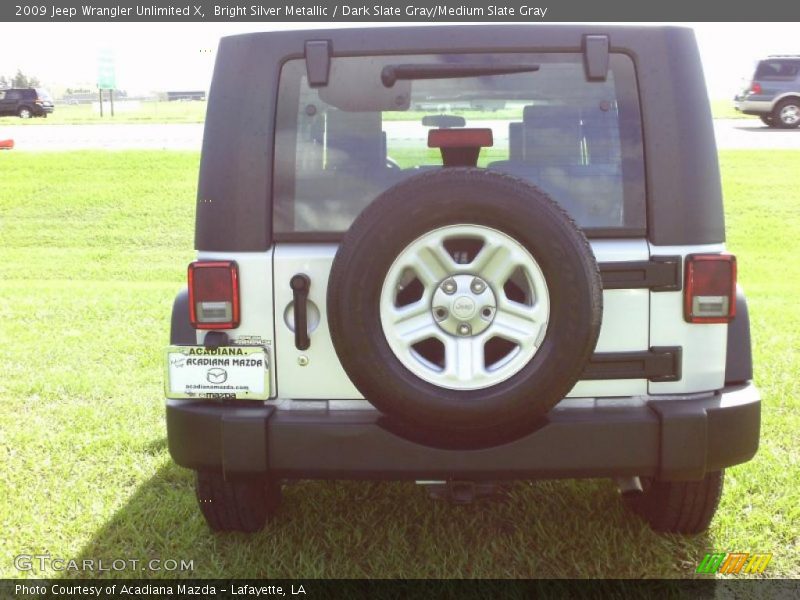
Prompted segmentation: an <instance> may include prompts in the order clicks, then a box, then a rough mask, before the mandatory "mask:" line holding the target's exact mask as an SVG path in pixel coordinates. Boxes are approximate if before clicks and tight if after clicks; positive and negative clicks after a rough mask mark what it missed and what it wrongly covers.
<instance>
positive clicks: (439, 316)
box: [433, 306, 447, 321]
mask: <svg viewBox="0 0 800 600" xmlns="http://www.w3.org/2000/svg"><path fill="white" fill-rule="evenodd" d="M433 316H434V318H435V319H436V320H437V321H444V320H445V319H446V318H447V309H446V308H442V307H441V306H437V307H436V308H434V309H433Z"/></svg>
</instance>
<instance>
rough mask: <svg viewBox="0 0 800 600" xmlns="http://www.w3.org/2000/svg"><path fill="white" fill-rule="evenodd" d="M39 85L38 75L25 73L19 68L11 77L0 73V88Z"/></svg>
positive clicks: (33, 86)
mask: <svg viewBox="0 0 800 600" xmlns="http://www.w3.org/2000/svg"><path fill="white" fill-rule="evenodd" d="M40 85H41V83H40V82H39V78H38V77H34V76H32V75H26V74H25V73H23V72H22V70H21V69H17V74H16V75H14V76H13V77H6V76H5V75H0V90H2V89H4V88H35V87H39V86H40Z"/></svg>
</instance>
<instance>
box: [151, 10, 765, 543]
mask: <svg viewBox="0 0 800 600" xmlns="http://www.w3.org/2000/svg"><path fill="white" fill-rule="evenodd" d="M687 102H688V103H689V105H691V107H692V109H691V110H686V105H687ZM196 225H197V227H196V247H197V250H198V259H197V261H196V262H194V263H192V264H191V265H190V266H189V272H188V288H187V290H185V291H183V292H181V293H180V294H179V295H178V297H177V298H176V300H175V304H174V309H173V314H172V331H171V346H170V347H169V348H168V349H167V356H166V382H165V385H166V395H167V398H168V400H167V428H168V439H169V449H170V452H171V454H172V456H173V458H174V460H175V461H176V462H177V463H178V464H180V465H182V466H184V467H188V468H190V469H194V470H195V471H196V472H197V497H198V501H199V505H200V509H201V510H202V512H203V515H204V516H205V518H206V520H207V521H208V524H209V525H210V526H211V527H212V528H213V529H217V530H242V531H255V530H258V529H260V528H261V527H262V526H263V525H264V523H265V521H266V519H267V518H268V517H269V516H270V515H271V514H272V513H273V512H274V511H276V510H277V508H278V504H279V501H280V486H281V482H282V481H284V480H291V479H304V478H326V479H337V478H353V479H409V480H426V481H440V482H444V483H443V485H444V486H445V488H444V489H449V490H450V492H451V494H452V496H454V497H455V498H456V499H469V496H470V494H471V493H472V492H473V491H474V490H475V489H477V488H480V487H481V486H483V485H484V484H486V483H487V482H496V481H503V480H512V479H533V478H548V477H549V478H554V477H608V478H613V479H614V480H615V481H616V482H617V484H618V485H619V487H620V490H621V492H622V497H623V499H624V501H625V502H626V503H627V504H628V505H629V506H630V507H631V508H632V509H633V510H634V511H635V512H636V513H638V514H639V515H640V516H641V517H643V518H644V519H645V520H646V521H647V522H649V523H650V525H651V526H652V527H653V528H654V529H656V530H660V531H672V532H682V533H694V532H698V531H702V530H704V529H705V528H706V527H708V525H709V523H710V521H711V518H712V516H713V514H714V511H715V510H716V507H717V503H718V501H719V496H720V493H721V489H722V480H723V470H724V468H725V467H728V466H731V465H735V464H738V463H741V462H744V461H747V460H749V459H750V458H751V457H752V456H753V455H754V453H755V452H756V449H757V447H758V438H759V411H760V403H759V396H758V393H757V391H756V389H755V387H754V386H753V384H752V383H751V379H752V367H751V355H750V337H749V324H748V317H747V305H746V303H745V299H744V296H743V295H742V293H741V291H740V290H737V287H736V261H735V259H734V257H733V256H731V255H730V254H726V253H725V247H724V221H723V210H722V196H721V189H720V181H719V170H718V165H717V155H716V148H715V144H714V133H713V129H712V123H711V116H710V111H709V104H708V100H707V97H706V91H705V84H704V80H703V74H702V70H701V66H700V60H699V56H698V52H697V48H696V44H695V40H694V36H693V33H692V32H691V30H688V29H682V28H674V27H658V28H644V27H606V26H599V25H598V26H592V27H577V26H525V25H523V26H479V27H471V26H461V27H424V28H423V27H418V28H417V27H415V28H381V29H372V30H370V29H361V30H358V29H345V30H315V31H293V32H280V33H262V34H250V35H241V36H234V37H228V38H224V39H223V40H222V42H221V43H220V47H219V53H218V57H217V63H216V67H215V71H214V78H213V84H212V88H211V92H210V95H209V105H208V114H207V118H206V124H205V136H204V141H203V151H202V160H201V166H200V180H199V190H198V199H197V224H196Z"/></svg>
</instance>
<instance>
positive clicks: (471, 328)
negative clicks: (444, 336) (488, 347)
mask: <svg viewBox="0 0 800 600" xmlns="http://www.w3.org/2000/svg"><path fill="white" fill-rule="evenodd" d="M431 310H432V311H433V318H434V319H435V320H436V323H437V324H438V325H439V327H441V328H442V330H443V331H445V332H446V333H449V334H451V335H454V336H458V337H469V336H474V335H478V334H480V333H482V332H484V331H486V328H487V327H489V325H491V323H492V321H493V320H494V314H495V311H496V310H497V299H496V298H495V295H494V292H493V291H492V288H491V287H489V284H488V283H486V282H485V281H484V280H483V279H481V278H480V277H476V276H475V275H467V274H460V275H452V276H450V277H448V278H447V279H445V280H444V281H442V282H441V283H440V284H439V286H438V287H437V289H436V291H435V292H434V294H433V299H432V301H431Z"/></svg>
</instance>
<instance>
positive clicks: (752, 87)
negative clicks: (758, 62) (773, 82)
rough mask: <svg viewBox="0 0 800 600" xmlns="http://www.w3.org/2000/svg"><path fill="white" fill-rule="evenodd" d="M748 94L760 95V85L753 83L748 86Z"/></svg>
mask: <svg viewBox="0 0 800 600" xmlns="http://www.w3.org/2000/svg"><path fill="white" fill-rule="evenodd" d="M750 92H751V93H753V94H760V93H761V84H760V83H757V82H755V81H754V82H753V83H752V84H751V85H750Z"/></svg>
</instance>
